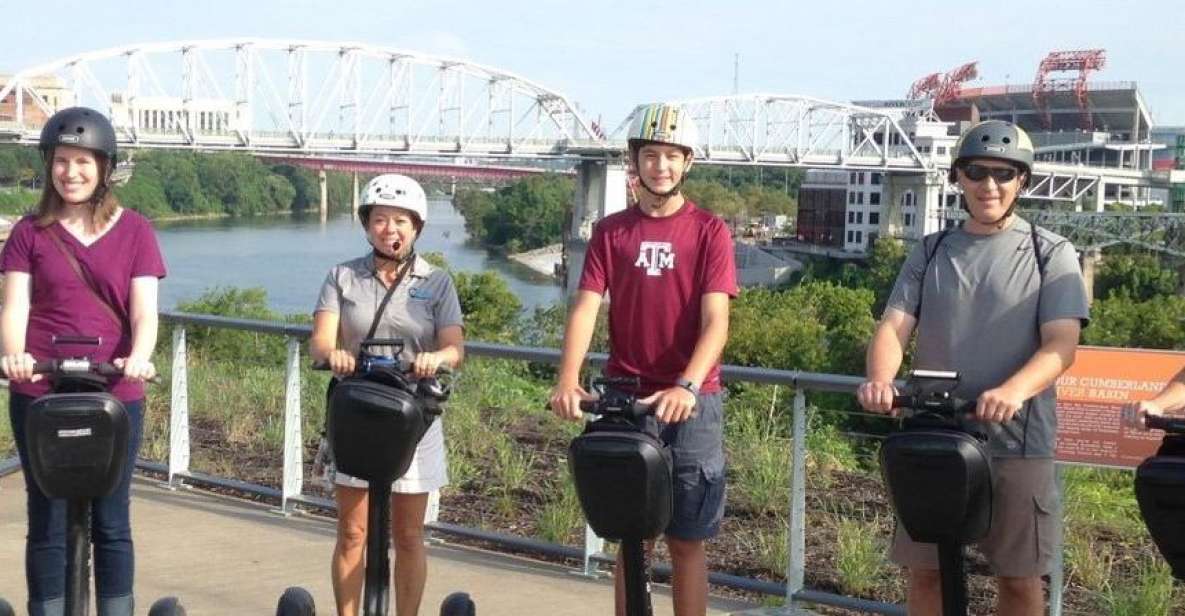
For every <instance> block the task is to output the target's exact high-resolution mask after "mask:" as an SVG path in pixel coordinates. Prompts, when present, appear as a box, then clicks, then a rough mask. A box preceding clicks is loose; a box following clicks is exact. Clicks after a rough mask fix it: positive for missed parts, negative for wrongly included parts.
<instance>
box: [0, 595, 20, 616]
mask: <svg viewBox="0 0 1185 616" xmlns="http://www.w3.org/2000/svg"><path fill="white" fill-rule="evenodd" d="M0 616H16V612H15V611H13V609H12V604H10V603H9V602H7V601H5V600H4V599H0Z"/></svg>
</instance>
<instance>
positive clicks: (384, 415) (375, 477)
mask: <svg viewBox="0 0 1185 616" xmlns="http://www.w3.org/2000/svg"><path fill="white" fill-rule="evenodd" d="M379 346H386V347H393V348H394V349H395V350H394V353H393V354H392V355H390V356H383V355H374V354H371V353H370V352H369V349H370V348H373V347H379ZM361 347H362V350H361V352H360V353H359V355H358V361H357V364H356V366H355V368H354V374H352V375H351V376H349V377H346V378H344V379H342V380H341V381H339V382H338V383H337V385H336V386H334V388H333V392H332V393H331V394H330V395H329V409H328V416H327V418H326V427H327V436H328V438H329V445H330V448H331V449H332V450H333V452H334V462H335V464H336V466H337V469H338V470H340V471H342V472H343V473H346V474H348V475H352V476H354V477H357V478H359V479H365V480H366V481H367V483H368V485H369V488H368V498H369V500H368V502H367V529H366V574H365V585H364V591H363V597H362V613H363V614H364V615H365V616H386V614H387V613H388V612H389V610H390V585H391V582H390V580H391V557H390V554H389V553H388V549H389V548H390V545H391V528H390V525H391V483H392V482H393V481H395V480H396V479H398V478H399V477H401V476H403V475H404V474H405V473H406V472H407V469H408V468H409V467H410V466H411V461H412V458H413V457H414V456H415V453H416V447H417V446H418V445H419V444H420V439H422V438H423V437H424V434H425V433H426V432H427V431H428V428H429V427H430V426H431V425H432V422H433V421H435V420H436V418H437V417H438V416H439V415H440V413H441V404H442V403H443V402H445V401H446V400H448V397H449V393H450V387H449V386H448V385H447V384H444V383H442V382H441V381H440V380H438V379H436V378H428V379H418V380H417V379H415V378H414V377H412V376H411V374H410V373H411V366H408V365H405V363H404V362H402V361H400V360H399V355H400V353H401V352H402V350H403V340H401V339H392V338H375V339H367V340H364V341H363V342H362V345H361ZM313 367H314V369H318V370H327V369H328V366H327V365H324V364H317V365H314V366H313ZM298 591H299V592H298ZM302 592H303V591H301V590H300V589H293V588H290V589H288V590H287V591H285V597H286V598H288V599H289V601H288V603H287V605H289V606H291V607H292V609H293V611H289V612H279V611H278V612H277V613H278V614H285V616H287V615H289V614H291V615H295V614H312V610H313V605H312V597H311V596H307V595H308V593H307V592H305V593H304V594H303V595H302V594H300V593H302ZM290 593H291V595H290ZM284 607H285V603H284V599H283V598H282V599H281V604H280V606H279V608H284ZM301 609H304V610H307V611H298V610H301ZM462 613H463V612H462Z"/></svg>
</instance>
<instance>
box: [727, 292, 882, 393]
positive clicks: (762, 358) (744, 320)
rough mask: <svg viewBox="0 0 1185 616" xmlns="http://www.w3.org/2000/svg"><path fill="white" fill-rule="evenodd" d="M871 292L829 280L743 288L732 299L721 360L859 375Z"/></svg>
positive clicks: (868, 333)
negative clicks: (773, 287) (782, 287)
mask: <svg viewBox="0 0 1185 616" xmlns="http://www.w3.org/2000/svg"><path fill="white" fill-rule="evenodd" d="M874 299H875V296H874V293H873V292H872V291H871V290H869V289H860V288H848V287H843V286H840V285H839V284H836V283H834V282H829V281H815V282H807V283H803V284H801V285H798V286H796V287H793V288H791V289H787V290H771V289H744V290H742V291H741V294H740V296H739V297H737V299H736V300H735V301H733V303H732V316H731V318H730V320H729V339H728V346H727V347H725V350H724V361H725V362H727V363H732V364H740V365H745V366H762V367H765V368H778V369H784V370H810V371H816V372H835V373H840V374H860V373H862V372H863V370H864V347H865V345H866V344H867V343H868V339H869V338H871V337H872V331H873V328H874V327H875V326H876V321H875V319H874V318H873V316H872V307H873V302H874Z"/></svg>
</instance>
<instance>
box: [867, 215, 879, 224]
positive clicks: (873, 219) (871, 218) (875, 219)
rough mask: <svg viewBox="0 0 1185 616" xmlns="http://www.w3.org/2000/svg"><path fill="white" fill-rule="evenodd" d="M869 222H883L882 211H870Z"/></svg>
mask: <svg viewBox="0 0 1185 616" xmlns="http://www.w3.org/2000/svg"><path fill="white" fill-rule="evenodd" d="M868 224H870V225H879V224H881V213H880V212H869V213H868Z"/></svg>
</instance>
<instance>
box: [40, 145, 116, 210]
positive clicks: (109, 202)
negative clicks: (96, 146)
mask: <svg viewBox="0 0 1185 616" xmlns="http://www.w3.org/2000/svg"><path fill="white" fill-rule="evenodd" d="M93 153H94V155H95V163H96V166H97V168H98V172H99V183H98V185H97V186H95V193H94V194H93V195H91V198H90V202H89V205H90V208H91V212H90V213H91V224H92V225H94V227H95V228H96V229H102V228H103V227H105V226H107V223H108V222H110V221H111V218H112V217H113V216H115V211H116V210H118V209H119V199H116V198H115V193H114V192H113V191H112V190H111V186H110V181H111V177H110V169H109V166H110V164H111V161H109V160H108V159H107V157H106V156H105V155H104V154H102V153H101V152H93ZM65 207H66V203H65V202H64V201H62V196H61V195H59V194H58V189H57V188H54V185H53V154H52V153H50V154H49V155H48V156H46V157H45V180H44V182H43V185H42V187H41V199H39V200H38V201H37V210H36V211H35V212H33V215H34V216H36V217H37V226H38V227H48V226H50V225H52V224H53V223H55V222H57V220H58V216H59V215H61V213H62V209H63V208H65Z"/></svg>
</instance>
